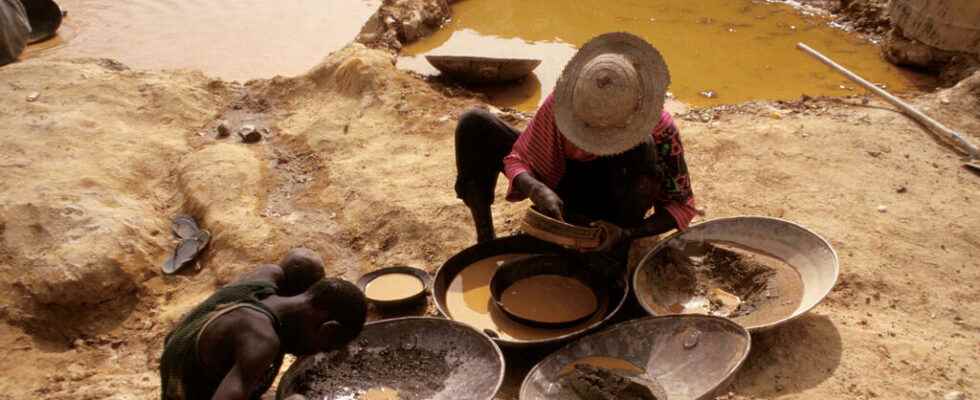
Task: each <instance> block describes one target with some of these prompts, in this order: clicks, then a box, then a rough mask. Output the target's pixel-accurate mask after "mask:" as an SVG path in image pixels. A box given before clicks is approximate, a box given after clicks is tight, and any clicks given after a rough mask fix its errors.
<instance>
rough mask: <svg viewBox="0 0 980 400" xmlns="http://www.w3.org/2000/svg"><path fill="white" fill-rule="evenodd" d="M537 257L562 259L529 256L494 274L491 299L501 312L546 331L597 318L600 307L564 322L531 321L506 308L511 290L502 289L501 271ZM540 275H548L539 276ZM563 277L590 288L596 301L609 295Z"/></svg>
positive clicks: (540, 255)
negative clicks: (506, 299) (505, 301)
mask: <svg viewBox="0 0 980 400" xmlns="http://www.w3.org/2000/svg"><path fill="white" fill-rule="evenodd" d="M537 257H561V255H558V254H530V255H528V256H526V257H519V258H515V259H513V260H509V261H506V262H504V263H503V264H502V265H501V266H500V267H499V268H497V271H496V272H494V273H493V277H491V278H490V298H491V299H492V300H493V303H494V305H495V306H496V307H497V308H498V309H500V311H502V312H503V313H504V314H505V315H507V316H508V317H510V318H511V319H513V320H514V321H517V322H518V323H521V324H524V325H528V326H532V327H537V328H544V329H563V328H568V327H573V326H575V325H578V324H581V323H583V322H585V321H588V320H590V319H592V318H593V317H595V315H596V313H598V312H599V310H600V307H598V306H597V307H596V308H595V310H593V311H592V312H591V313H589V314H588V315H586V316H584V317H579V318H576V319H574V320H570V321H562V322H543V321H535V320H533V319H530V318H526V317H522V316H520V315H517V314H515V313H514V312H512V311H511V310H509V309H507V307H506V306H504V301H503V292H505V291H507V289H509V288H510V286H507V287H504V288H501V287H500V278H497V276H498V274H499V273H500V270H502V269H504V268H506V267H507V266H508V265H510V264H511V263H513V262H515V261H526V260H528V259H531V258H537ZM538 275H546V274H538ZM532 276H536V275H531V276H528V278H530V277H532ZM562 276H564V277H566V278H570V279H574V280H576V281H579V282H580V283H581V284H582V285H585V286H586V287H588V288H589V290H591V291H592V293H593V294H594V295H595V296H596V300H599V299H600V297H599V295H603V296H606V295H607V294H606V293H605V290H600V289H602V288H596V287H593V286H592V285H591V284H590V283H589V282H584V281H582V280H581V279H578V278H577V277H573V276H566V275H562ZM627 278H628V277H627ZM525 279H526V278H525ZM514 283H516V282H513V283H511V285H513V284H514ZM495 288H496V289H498V290H494V289H495ZM603 319H605V318H603Z"/></svg>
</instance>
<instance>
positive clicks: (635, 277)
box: [630, 215, 840, 332]
mask: <svg viewBox="0 0 980 400" xmlns="http://www.w3.org/2000/svg"><path fill="white" fill-rule="evenodd" d="M746 219H761V220H770V221H775V222H780V223H784V224H787V225H791V226H794V227H796V228H799V229H801V230H803V231H804V232H807V233H809V234H811V235H813V237H815V238H817V240H819V241H820V242H821V243H823V244H824V245H825V246H827V249H829V250H830V254H831V256H833V260H834V263H833V266H834V271H833V274H834V279H833V282H832V284H831V285H830V286H829V287H828V288H827V290H826V291H825V292H824V293H823V294H821V295H820V300H819V301H817V302H816V303H813V305H811V306H810V307H807V308H806V309H804V310H802V311H800V312H794V313H793V315H790V316H788V317H786V318H783V319H781V320H778V321H774V322H770V323H767V324H762V325H757V326H751V327H746V328H747V329H748V330H749V331H753V332H761V331H764V330H768V329H772V328H775V327H776V326H779V325H782V324H784V323H787V322H790V321H793V320H795V319H797V318H800V317H802V316H803V315H805V314H806V313H809V312H810V311H812V310H813V309H814V308H816V307H817V306H818V305H820V303H823V301H824V300H826V299H827V296H828V295H830V292H831V291H833V290H834V287H835V286H837V280H838V279H839V278H840V259H839V258H838V256H837V250H834V247H833V246H832V245H831V244H830V242H829V241H827V239H825V238H824V237H823V236H820V234H818V233H816V232H814V231H812V230H810V229H809V228H807V227H805V226H803V225H800V224H798V223H796V222H793V221H788V220H785V219H782V218H776V217H768V216H762V215H741V216H735V217H721V218H712V219H709V220H707V221H703V222H700V223H697V224H695V225H693V226H691V227H690V228H688V229H692V228H695V227H697V226H701V225H706V224H710V223H716V222H720V221H733V220H746ZM685 232H687V231H677V232H674V233H673V234H671V235H670V236H667V237H666V238H664V239H663V240H661V241H660V242H659V243H657V245H656V246H654V247H653V249H651V250H650V251H649V252H647V254H645V255H644V256H643V258H641V259H640V262H639V264H637V267H636V269H635V270H633V276H632V277H631V279H630V286H632V288H633V289H634V293H636V291H635V289H636V287H637V282H638V280H639V276H640V270H641V269H643V266H644V265H646V263H647V261H648V260H649V259H650V257H653V255H654V254H657V253H658V252H660V250H662V249H663V248H664V247H665V246H666V245H667V243H669V242H670V241H671V240H673V239H675V238H677V237H678V236H681V235H683V234H684V233H685ZM636 302H637V303H640V307H642V308H643V310H644V311H646V313H647V314H649V315H651V316H655V317H659V316H671V315H679V314H668V315H661V314H658V313H656V312H654V310H652V309H650V306H648V305H647V304H646V302H644V301H642V300H640V297H639V296H636Z"/></svg>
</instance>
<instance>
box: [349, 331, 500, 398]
mask: <svg viewBox="0 0 980 400" xmlns="http://www.w3.org/2000/svg"><path fill="white" fill-rule="evenodd" d="M407 320H425V321H434V322H437V323H449V324H451V325H456V326H459V327H461V328H464V329H466V330H468V331H470V332H472V333H476V334H477V335H478V336H479V337H480V338H481V339H483V340H485V341H486V342H488V343H490V347H491V348H492V349H493V351H494V353H496V354H497V361H500V374H499V376H498V377H497V384H496V385H494V389H493V395H492V396H491V397H490V399H493V398H494V397H496V396H497V393H500V388H501V387H503V386H504V377H505V376H506V375H507V361H506V360H505V359H504V353H503V351H501V350H500V346H498V345H497V343H496V342H494V340H493V338H491V337H490V336H487V334H485V333H483V332H480V331H479V330H477V329H476V328H473V327H472V326H469V325H467V324H464V323H462V322H459V321H454V320H451V319H448V318H439V317H398V318H388V319H382V320H377V321H372V322H369V323H367V324H365V325H364V326H365V327H368V326H374V325H385V324H388V323H394V322H402V321H407Z"/></svg>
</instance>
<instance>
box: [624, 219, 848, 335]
mask: <svg viewBox="0 0 980 400" xmlns="http://www.w3.org/2000/svg"><path fill="white" fill-rule="evenodd" d="M677 241H680V242H690V241H706V242H720V243H729V244H734V245H737V246H741V247H744V248H748V249H751V250H753V251H756V252H759V253H762V254H765V255H768V256H771V257H775V258H777V259H780V260H782V261H784V262H786V263H787V264H789V265H790V266H791V267H793V268H794V269H795V270H796V271H797V272H798V273H799V274H800V278H801V279H802V281H803V301H802V302H801V303H800V305H799V306H798V307H797V309H796V311H794V312H793V313H792V314H791V315H789V316H786V317H784V318H782V319H780V320H777V321H774V322H770V323H766V324H763V325H756V326H747V327H746V328H748V329H749V330H752V331H756V330H764V329H769V328H772V327H775V326H778V325H780V324H783V323H786V322H788V321H791V320H793V319H795V318H798V317H799V316H801V315H803V314H805V313H806V312H808V311H810V310H811V309H813V307H816V306H817V304H820V302H821V301H823V299H824V298H825V297H827V295H828V294H830V291H831V290H832V289H833V288H834V285H836V284H837V277H838V275H839V273H840V266H839V263H838V258H837V253H836V252H835V251H834V249H833V247H831V245H830V243H829V242H827V240H825V239H824V238H822V237H820V235H818V234H816V233H814V232H813V231H810V230H809V229H807V228H805V227H803V226H800V225H798V224H796V223H793V222H790V221H786V220H782V219H778V218H770V217H755V216H743V217H731V218H719V219H713V220H710V221H706V222H703V223H700V224H697V225H692V226H691V227H690V228H689V229H687V230H686V231H683V232H677V233H674V234H673V235H671V236H669V237H667V238H666V239H664V240H663V241H661V242H660V243H659V244H658V245H657V246H656V247H654V248H653V249H652V250H650V252H649V253H647V255H646V256H645V257H644V258H643V260H641V261H640V264H639V266H638V267H637V268H636V271H634V273H633V279H632V280H633V282H632V283H633V289H634V292H635V293H636V297H637V300H639V303H640V305H641V306H643V309H644V310H646V312H647V313H649V314H650V315H657V312H656V311H655V309H654V308H653V307H652V306H651V304H652V302H653V299H652V296H651V295H650V293H652V292H651V290H652V289H651V286H652V285H651V283H650V282H648V281H646V280H645V279H642V277H643V276H647V275H652V274H645V273H643V271H644V270H645V269H648V268H653V267H655V265H654V263H653V261H652V260H655V259H656V258H657V257H656V255H657V254H658V253H659V252H661V251H664V250H666V249H667V248H668V247H669V246H672V245H675V246H676V245H678V244H677V243H673V244H672V243H671V242H677Z"/></svg>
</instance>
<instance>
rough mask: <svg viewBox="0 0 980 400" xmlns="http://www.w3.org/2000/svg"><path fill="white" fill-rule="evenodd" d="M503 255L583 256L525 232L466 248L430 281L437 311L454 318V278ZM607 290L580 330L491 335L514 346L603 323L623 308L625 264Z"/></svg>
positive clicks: (569, 335)
mask: <svg viewBox="0 0 980 400" xmlns="http://www.w3.org/2000/svg"><path fill="white" fill-rule="evenodd" d="M504 254H529V255H530V254H565V255H568V256H570V257H581V256H582V253H578V252H573V251H571V250H568V249H565V248H563V247H561V246H558V245H555V244H552V243H548V242H545V241H542V240H539V239H535V238H533V237H531V236H528V235H516V236H509V237H504V238H499V239H495V240H492V241H489V242H485V243H480V244H477V245H475V246H472V247H469V248H467V249H464V250H463V251H461V252H459V253H458V254H456V255H455V256H453V257H451V258H450V259H449V260H448V261H446V263H445V264H443V265H442V267H440V268H439V270H438V271H436V274H435V278H433V281H432V298H433V299H434V300H435V303H436V307H437V308H438V309H439V312H440V313H441V314H442V315H444V316H445V317H446V318H449V319H453V317H452V315H451V314H450V313H449V308H448V306H447V302H446V294H447V292H448V290H449V286H450V284H451V283H452V281H453V279H454V278H456V276H457V275H458V274H459V273H460V271H462V270H463V269H464V268H466V267H468V266H470V265H472V264H473V263H475V262H477V261H480V260H485V259H487V258H490V257H494V256H498V255H504ZM607 289H608V290H607V291H606V296H605V299H600V303H601V304H602V305H601V310H600V313H599V315H597V316H596V317H595V318H593V319H592V321H594V322H592V323H588V324H585V325H586V326H583V327H581V328H580V329H574V330H566V331H562V332H563V333H562V334H556V335H555V336H549V337H547V338H534V339H526V340H523V339H510V338H506V339H505V338H494V341H496V342H497V344H499V345H501V346H503V347H508V348H516V347H531V346H542V345H551V344H559V343H563V342H566V341H569V340H571V339H574V338H577V337H580V336H582V335H583V334H585V333H588V332H590V331H593V330H595V329H596V328H598V327H600V326H602V325H603V324H604V323H606V322H607V321H609V320H610V319H611V318H612V317H613V316H615V315H616V313H617V312H619V310H620V309H621V308H622V307H623V304H624V303H625V302H626V299H627V297H628V295H629V285H628V283H627V272H626V269H625V267H623V271H622V276H621V277H620V276H619V275H615V276H614V277H612V278H611V279H610V280H609V283H608V287H607Z"/></svg>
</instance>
